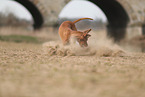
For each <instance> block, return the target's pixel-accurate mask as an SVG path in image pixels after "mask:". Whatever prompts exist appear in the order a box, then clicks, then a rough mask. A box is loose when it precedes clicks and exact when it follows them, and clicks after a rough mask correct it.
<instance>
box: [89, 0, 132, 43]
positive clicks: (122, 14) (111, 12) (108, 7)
mask: <svg viewBox="0 0 145 97" xmlns="http://www.w3.org/2000/svg"><path fill="white" fill-rule="evenodd" d="M89 1H91V2H93V3H94V4H96V5H97V6H98V7H100V8H101V9H102V11H103V12H104V13H105V15H106V17H107V19H108V25H107V31H108V35H109V36H111V37H114V39H115V41H118V40H121V39H122V38H124V37H125V32H126V27H127V25H128V23H129V20H130V19H129V16H128V14H127V12H126V11H125V9H124V8H123V6H122V5H121V4H120V3H119V2H118V1H117V0H89Z"/></svg>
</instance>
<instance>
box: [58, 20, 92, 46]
mask: <svg viewBox="0 0 145 97" xmlns="http://www.w3.org/2000/svg"><path fill="white" fill-rule="evenodd" d="M84 19H90V20H93V19H91V18H80V19H78V20H76V21H73V22H71V21H64V22H63V23H62V24H61V25H60V27H59V35H60V38H61V40H62V42H63V44H64V45H66V44H68V43H69V41H70V37H72V36H73V37H76V39H77V41H78V43H79V44H80V46H81V47H87V46H88V43H87V40H88V38H89V37H90V36H91V35H90V34H88V33H89V32H90V31H91V29H88V30H86V31H83V32H81V31H77V29H76V26H75V23H76V22H78V21H80V20H84Z"/></svg>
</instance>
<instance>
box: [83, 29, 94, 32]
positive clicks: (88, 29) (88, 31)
mask: <svg viewBox="0 0 145 97" xmlns="http://www.w3.org/2000/svg"><path fill="white" fill-rule="evenodd" d="M91 30H92V29H88V30H85V31H84V33H89V32H90V31H91Z"/></svg>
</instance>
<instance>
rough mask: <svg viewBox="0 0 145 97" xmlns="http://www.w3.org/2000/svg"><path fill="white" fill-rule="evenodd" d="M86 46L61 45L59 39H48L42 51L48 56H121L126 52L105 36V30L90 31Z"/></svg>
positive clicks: (74, 44)
mask: <svg viewBox="0 0 145 97" xmlns="http://www.w3.org/2000/svg"><path fill="white" fill-rule="evenodd" d="M88 45H89V46H88V47H85V48H82V47H80V46H79V45H78V44H77V43H72V42H71V43H70V45H66V46H63V45H62V43H61V41H49V42H46V43H44V44H43V51H44V53H45V54H48V55H50V56H52V55H58V56H99V57H100V56H103V57H117V56H118V57H123V56H126V55H127V53H126V52H125V51H124V50H123V49H122V48H121V47H120V46H118V45H117V44H115V43H114V42H113V41H112V40H111V39H109V38H108V37H107V36H106V32H105V31H98V32H91V37H90V38H89V40H88Z"/></svg>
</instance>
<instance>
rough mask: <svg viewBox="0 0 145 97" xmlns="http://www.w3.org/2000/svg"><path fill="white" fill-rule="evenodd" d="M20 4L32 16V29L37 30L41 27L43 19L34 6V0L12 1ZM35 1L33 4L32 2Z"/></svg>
mask: <svg viewBox="0 0 145 97" xmlns="http://www.w3.org/2000/svg"><path fill="white" fill-rule="evenodd" d="M14 1H16V2H18V3H20V4H22V5H23V6H24V7H25V8H26V9H27V10H28V11H29V12H30V13H31V15H32V17H33V20H34V24H33V27H34V29H39V28H41V26H42V25H43V22H44V19H43V16H42V13H41V12H40V10H39V9H38V7H37V6H36V5H35V3H38V2H36V0H33V2H32V1H30V0H14ZM34 1H35V2H34Z"/></svg>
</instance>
